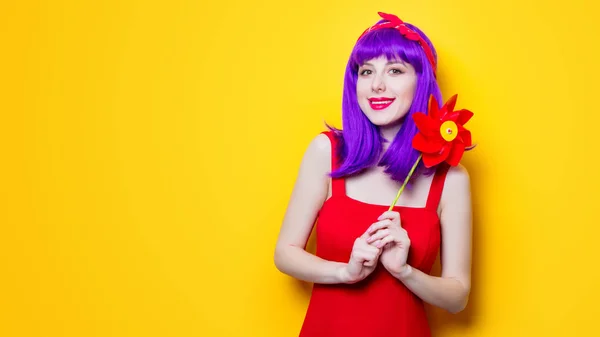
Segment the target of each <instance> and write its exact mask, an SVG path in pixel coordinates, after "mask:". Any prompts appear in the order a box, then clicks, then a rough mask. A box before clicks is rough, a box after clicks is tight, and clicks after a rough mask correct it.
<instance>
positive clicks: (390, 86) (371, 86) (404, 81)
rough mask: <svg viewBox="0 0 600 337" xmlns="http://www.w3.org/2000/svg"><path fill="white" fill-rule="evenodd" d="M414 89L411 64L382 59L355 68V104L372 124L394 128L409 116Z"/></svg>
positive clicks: (414, 83) (415, 80)
mask: <svg viewBox="0 0 600 337" xmlns="http://www.w3.org/2000/svg"><path fill="white" fill-rule="evenodd" d="M416 86H417V74H416V73H415V70H414V68H413V67H412V66H411V65H410V64H408V63H405V62H402V61H388V59H387V58H386V57H385V56H382V57H379V58H376V59H371V60H367V61H366V62H365V63H364V64H363V65H362V66H360V67H359V68H358V79H357V82H356V95H357V98H358V105H359V106H360V108H361V110H362V111H363V113H364V114H365V115H366V116H367V118H369V120H370V121H371V123H373V124H375V125H377V126H380V127H386V126H394V125H397V124H398V123H399V122H400V120H401V119H402V117H404V116H405V115H406V114H407V113H408V110H409V108H410V106H411V104H412V100H413V97H414V95H415V89H416Z"/></svg>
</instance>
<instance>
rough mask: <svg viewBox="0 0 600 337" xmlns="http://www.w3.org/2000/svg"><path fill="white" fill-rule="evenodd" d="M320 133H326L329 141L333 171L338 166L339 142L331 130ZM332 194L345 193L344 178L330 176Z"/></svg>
mask: <svg viewBox="0 0 600 337" xmlns="http://www.w3.org/2000/svg"><path fill="white" fill-rule="evenodd" d="M322 133H324V134H325V135H327V137H329V140H330V141H331V171H334V170H336V169H337V168H338V167H339V158H338V155H337V153H338V152H337V150H338V148H337V147H338V144H339V143H338V140H337V137H336V136H335V135H334V133H333V131H324V132H322ZM334 195H346V181H345V179H344V178H331V196H334Z"/></svg>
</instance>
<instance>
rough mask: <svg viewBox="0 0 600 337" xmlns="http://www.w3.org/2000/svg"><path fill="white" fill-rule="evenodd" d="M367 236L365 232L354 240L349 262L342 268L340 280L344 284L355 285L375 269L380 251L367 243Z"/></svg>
mask: <svg viewBox="0 0 600 337" xmlns="http://www.w3.org/2000/svg"><path fill="white" fill-rule="evenodd" d="M368 237H369V234H368V233H367V232H365V233H364V234H363V235H362V236H361V237H359V238H357V239H356V240H354V246H352V253H351V254H350V260H349V261H348V263H347V264H346V266H345V267H344V268H342V280H343V281H344V283H356V282H359V281H362V280H364V279H365V278H366V277H367V276H369V275H370V274H371V273H372V272H373V271H374V270H375V268H376V267H377V262H378V261H379V256H380V255H381V249H380V248H377V247H375V246H372V245H370V244H369V243H367V238H368Z"/></svg>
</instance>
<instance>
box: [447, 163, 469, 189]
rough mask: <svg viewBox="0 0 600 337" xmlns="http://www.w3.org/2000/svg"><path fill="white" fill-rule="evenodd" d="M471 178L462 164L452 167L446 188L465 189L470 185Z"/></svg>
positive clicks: (449, 170)
mask: <svg viewBox="0 0 600 337" xmlns="http://www.w3.org/2000/svg"><path fill="white" fill-rule="evenodd" d="M470 180H471V178H470V176H469V171H467V168H466V167H464V166H463V165H462V164H458V165H457V166H451V167H450V169H448V174H447V175H446V186H448V187H450V189H452V188H465V187H468V186H469V185H470Z"/></svg>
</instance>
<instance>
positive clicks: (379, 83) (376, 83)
mask: <svg viewBox="0 0 600 337" xmlns="http://www.w3.org/2000/svg"><path fill="white" fill-rule="evenodd" d="M371 90H373V92H382V91H385V83H384V82H383V79H382V78H381V77H380V76H375V78H373V83H371Z"/></svg>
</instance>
